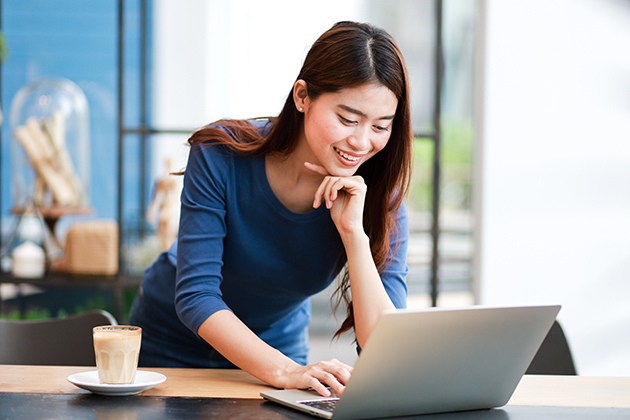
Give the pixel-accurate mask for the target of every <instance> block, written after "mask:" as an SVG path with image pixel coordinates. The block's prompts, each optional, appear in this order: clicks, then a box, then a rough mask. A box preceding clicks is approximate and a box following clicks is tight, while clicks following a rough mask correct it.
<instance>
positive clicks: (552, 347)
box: [525, 321, 577, 375]
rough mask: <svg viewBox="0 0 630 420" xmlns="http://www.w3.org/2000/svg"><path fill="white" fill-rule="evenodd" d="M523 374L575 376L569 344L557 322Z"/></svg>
mask: <svg viewBox="0 0 630 420" xmlns="http://www.w3.org/2000/svg"><path fill="white" fill-rule="evenodd" d="M525 373H526V374H528V375H577V371H576V370H575V364H574V363H573V357H572V356H571V349H570V348H569V343H568V342H567V338H566V336H565V335H564V332H563V331H562V327H561V326H560V324H559V323H558V321H555V322H554V323H553V325H552V326H551V329H550V330H549V333H547V337H545V340H544V341H543V343H542V344H541V345H540V348H539V349H538V352H537V353H536V355H535V356H534V359H533V360H532V362H531V363H530V365H529V367H528V368H527V371H526V372H525Z"/></svg>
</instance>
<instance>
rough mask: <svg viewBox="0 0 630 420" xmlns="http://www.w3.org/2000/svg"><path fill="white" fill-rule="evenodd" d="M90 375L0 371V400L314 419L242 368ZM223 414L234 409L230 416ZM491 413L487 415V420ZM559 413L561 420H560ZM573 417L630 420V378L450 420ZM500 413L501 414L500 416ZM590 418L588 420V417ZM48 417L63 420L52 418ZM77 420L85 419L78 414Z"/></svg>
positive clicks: (551, 387) (580, 385)
mask: <svg viewBox="0 0 630 420" xmlns="http://www.w3.org/2000/svg"><path fill="white" fill-rule="evenodd" d="M90 370H94V367H58V366H54V367H53V366H9V365H0V398H1V397H4V400H1V399H0V401H4V402H5V405H6V404H7V401H8V402H9V403H10V404H15V406H16V407H18V406H19V407H21V406H25V407H27V406H29V405H30V401H31V400H33V401H40V402H41V401H42V400H44V401H45V404H48V405H47V406H46V407H49V406H50V404H53V405H52V406H50V407H53V408H50V410H52V411H51V412H55V410H61V415H62V416H61V417H59V418H63V415H64V414H66V413H65V412H64V411H63V410H65V409H67V407H70V408H72V409H76V407H78V408H80V409H87V408H86V407H92V406H94V407H96V408H95V409H96V410H97V411H98V410H101V409H108V408H109V409H112V407H114V406H115V407H119V408H120V407H135V408H133V410H140V408H138V407H139V404H140V405H141V406H142V407H144V408H142V409H141V410H148V408H146V407H152V409H155V407H156V404H153V402H161V405H160V407H169V404H167V403H164V402H165V401H168V402H170V403H172V404H175V406H177V404H180V405H181V404H183V407H184V408H180V409H181V410H183V411H185V412H191V411H195V410H198V411H195V413H197V418H206V417H213V418H230V417H234V415H235V413H239V415H237V417H239V416H241V415H243V417H246V418H267V419H314V417H310V416H308V415H305V414H302V413H299V412H297V411H293V410H289V409H286V408H284V407H282V406H279V405H277V404H274V403H270V402H263V400H262V399H261V398H260V395H259V393H260V391H262V390H265V389H270V388H271V387H270V386H269V385H266V384H265V383H263V382H261V381H259V380H258V379H256V378H254V377H253V376H251V375H249V374H248V373H245V372H243V371H240V370H230V369H165V368H155V369H148V370H151V371H155V372H160V373H162V374H164V375H166V376H167V378H168V379H167V380H166V382H164V383H162V384H160V385H158V386H156V387H154V388H152V389H149V390H146V391H144V392H142V393H141V394H139V395H138V396H133V397H100V396H93V395H92V394H91V393H90V392H88V391H85V390H82V389H80V388H77V387H76V386H74V385H72V384H71V383H69V382H68V381H67V377H68V376H69V375H71V374H73V373H77V372H84V371H90ZM51 401H52V403H51ZM150 403H151V404H150ZM18 404H19V405H18ZM73 407H74V408H73ZM239 407H240V408H239ZM528 407H529V408H528ZM562 407H566V409H564V411H563V409H562ZM48 409H49V408H47V410H48ZM3 410H5V411H6V412H5V411H3ZM8 410H9V409H8V408H5V407H3V405H2V403H0V418H1V419H5V418H7V419H10V418H28V417H26V416H24V415H21V417H17V416H16V417H11V416H10V415H8V414H7V413H8V412H9V411H8ZM213 410H214V411H213ZM216 410H218V411H216ZM224 410H228V412H226V411H224ZM234 410H237V411H234ZM238 410H242V411H238ZM536 410H538V411H536ZM540 410H542V411H540ZM550 410H551V411H550ZM554 410H555V411H554ZM567 410H573V411H567ZM12 412H13V411H11V413H12ZM99 412H100V411H99ZM486 412H487V413H488V416H487V417H484V413H486ZM541 412H543V413H544V416H543V417H541V416H540V413H541ZM555 412H557V413H560V414H561V415H560V414H558V416H554V413H555ZM572 412H574V413H581V414H580V416H579V418H580V419H586V418H588V419H590V418H597V419H598V420H599V419H600V418H603V419H606V418H614V419H617V418H620V419H621V418H630V377H586V376H534V375H526V376H524V377H523V379H522V380H521V382H520V384H519V385H518V387H517V389H516V391H515V392H514V394H513V396H512V398H511V399H510V401H509V402H508V405H507V406H506V407H504V408H503V409H499V410H484V411H482V412H472V414H471V412H464V413H462V414H461V416H460V415H457V416H456V417H452V416H453V414H451V415H450V417H447V418H448V419H453V418H457V419H459V418H462V419H464V418H466V419H468V418H470V419H473V418H474V419H486V418H488V419H490V418H492V419H495V418H501V419H511V418H518V419H521V418H532V419H534V418H562V419H564V418H567V419H568V418H571V413H572ZM138 413H140V415H138ZM142 413H143V411H139V412H135V414H136V416H135V417H134V418H158V419H159V418H171V417H168V416H165V415H158V414H156V412H151V413H150V414H151V415H150V416H148V415H147V416H143V415H142ZM160 413H162V411H160ZM164 413H166V409H164ZM475 413H476V414H475ZM497 413H499V414H501V416H497V415H496V414H497ZM515 413H516V414H515ZM523 413H524V415H523ZM584 413H586V414H587V415H586V416H584V415H583V414H584ZM589 413H590V414H589ZM22 414H23V413H22ZM27 414H28V413H27ZM441 416H442V415H432V416H420V417H418V418H421V419H427V420H428V419H434V418H435V419H438V418H445V417H441ZM470 416H473V417H470ZM98 417H99V418H100V417H101V416H98ZM193 417H194V416H193ZM50 418H57V417H52V416H51V417H50ZM73 418H82V417H81V416H78V417H77V416H76V415H74V417H73ZM91 418H93V417H91Z"/></svg>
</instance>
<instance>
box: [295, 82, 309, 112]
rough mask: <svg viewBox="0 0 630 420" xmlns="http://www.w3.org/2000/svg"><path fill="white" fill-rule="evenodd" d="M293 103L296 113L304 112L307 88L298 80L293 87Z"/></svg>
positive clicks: (306, 101) (304, 83)
mask: <svg viewBox="0 0 630 420" xmlns="http://www.w3.org/2000/svg"><path fill="white" fill-rule="evenodd" d="M293 102H295V107H296V108H297V110H298V111H300V112H304V111H305V110H306V105H307V103H308V86H307V85H306V82H305V81H304V80H302V79H299V80H298V81H296V82H295V84H294V85H293Z"/></svg>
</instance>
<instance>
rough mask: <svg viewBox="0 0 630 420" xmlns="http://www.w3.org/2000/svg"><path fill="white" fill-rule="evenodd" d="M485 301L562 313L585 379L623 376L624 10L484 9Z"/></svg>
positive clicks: (629, 240)
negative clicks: (554, 305) (553, 305)
mask: <svg viewBox="0 0 630 420" xmlns="http://www.w3.org/2000/svg"><path fill="white" fill-rule="evenodd" d="M481 5H482V10H483V9H485V14H482V16H481V20H482V21H483V20H485V22H486V24H487V26H486V27H485V40H484V41H483V43H482V52H483V55H482V61H481V62H480V63H481V64H482V69H483V70H485V71H483V72H482V75H481V76H480V79H479V87H480V92H479V93H480V98H481V101H480V103H479V105H480V107H479V111H480V119H479V129H480V131H479V138H478V144H479V147H480V148H479V155H478V159H477V164H478V166H477V170H478V172H477V179H476V186H477V191H476V193H477V195H476V202H477V210H478V211H479V213H478V215H477V216H478V218H477V224H478V225H477V233H478V238H477V244H478V254H477V259H476V262H475V264H476V275H477V284H478V290H477V293H478V299H479V302H480V303H482V304H529V303H545V302H559V303H561V304H563V309H562V310H561V312H560V315H559V320H560V322H561V323H562V325H563V327H564V329H565V332H566V333H567V335H568V337H569V341H570V345H571V347H572V351H573V355H574V358H575V361H576V364H577V368H578V373H579V374H583V375H626V376H627V375H630V3H628V2H623V1H615V0H554V1H547V0H527V1H526V0H512V1H506V0H486V1H482V2H481Z"/></svg>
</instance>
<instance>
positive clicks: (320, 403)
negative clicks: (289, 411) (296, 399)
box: [300, 398, 339, 413]
mask: <svg viewBox="0 0 630 420" xmlns="http://www.w3.org/2000/svg"><path fill="white" fill-rule="evenodd" d="M338 401H339V398H329V399H321V400H311V401H300V404H304V405H307V406H309V407H313V408H319V409H320V410H324V411H328V412H331V413H332V412H333V411H334V410H335V407H336V406H337V402H338Z"/></svg>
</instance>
